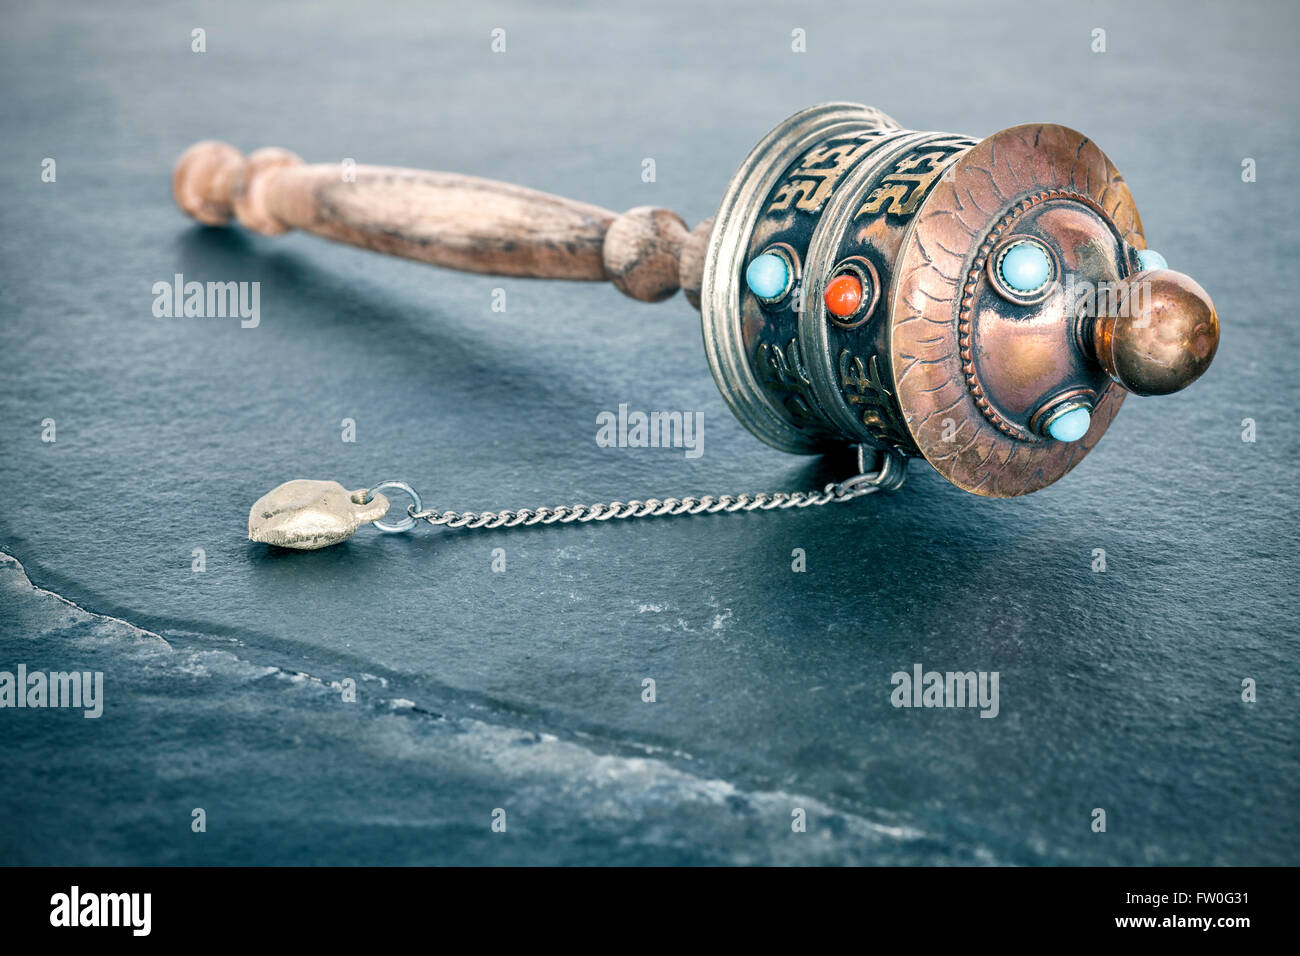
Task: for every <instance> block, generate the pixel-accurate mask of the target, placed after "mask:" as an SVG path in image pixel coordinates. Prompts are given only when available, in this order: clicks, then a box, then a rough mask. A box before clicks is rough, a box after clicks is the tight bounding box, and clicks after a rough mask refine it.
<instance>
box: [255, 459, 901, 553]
mask: <svg viewBox="0 0 1300 956" xmlns="http://www.w3.org/2000/svg"><path fill="white" fill-rule="evenodd" d="M868 454H871V455H878V458H877V460H878V467H877V468H875V469H874V470H871V471H868V470H867V464H866V463H867V455H868ZM858 470H859V474H856V475H854V476H853V477H852V478H848V479H846V480H844V481H840V482H834V481H832V482H830V483H829V484H827V485H826V486H825V487H824V488H822V490H821V491H819V492H818V491H789V492H787V491H778V492H774V493H770V494H769V493H767V492H759V493H757V494H739V495H702V496H700V497H694V496H688V497H685V498H663V499H659V498H647V499H646V500H645V501H639V500H633V501H628V502H622V501H611V502H608V503H606V504H594V505H559V506H557V507H554V508H520V509H519V510H517V511H437V510H434V509H429V510H423V508H422V504H423V503H422V501H421V499H420V495H419V494H418V493H416V491H415V489H413V488H412V487H411V486H410V485H408V484H407V483H406V482H404V481H391V480H390V481H383V482H380V483H379V484H378V485H376V486H375V487H374V489H372V490H370V491H366V490H365V489H362V490H361V491H354V492H346V491H344V490H343V487H342V486H341V485H339V484H338V483H337V482H333V481H304V480H301V479H300V480H298V481H290V482H288V483H286V484H283V485H281V486H280V487H279V488H276V489H275V490H274V491H272V492H271V493H270V494H267V495H264V496H263V497H262V498H260V499H259V500H258V502H257V504H255V505H254V506H253V513H252V514H250V515H249V519H248V535H249V537H250V538H252V539H253V540H254V541H265V542H266V543H268V544H276V545H280V546H281V547H285V548H302V549H310V548H323V547H326V546H327V545H330V544H337V543H338V542H340V541H344V540H346V539H347V538H349V537H351V535H352V532H353V531H355V530H356V529H357V523H356V522H354V523H353V524H352V526H351V527H350V528H346V530H344V528H345V525H346V519H347V518H348V517H349V516H350V515H352V514H353V513H354V512H350V511H348V509H347V508H346V507H344V506H343V503H341V502H340V501H339V500H338V497H337V495H335V494H334V490H335V489H337V493H338V494H339V495H344V496H347V502H348V503H349V504H354V507H356V508H371V509H373V510H371V511H366V512H365V514H367V515H369V517H366V518H364V519H363V520H364V521H372V522H374V525H375V527H376V528H378V529H379V530H380V531H384V532H388V533H390V534H396V533H399V532H402V531H408V530H410V529H411V528H412V527H414V526H415V523H416V521H427V522H429V524H431V525H441V526H443V527H447V528H468V529H477V528H517V527H520V526H521V525H522V526H524V527H531V526H533V525H538V524H557V523H558V524H570V523H572V522H575V521H576V522H587V521H610V520H611V519H619V520H621V519H625V518H662V517H673V516H676V515H699V514H718V513H719V512H728V513H730V512H734V511H778V510H782V509H785V508H809V507H816V506H820V505H826V504H830V503H831V502H835V501H852V500H853V499H854V498H861V497H862V496H863V495H869V494H872V493H874V492H877V491H894V490H896V489H898V488H899V487H901V486H902V484H903V479H904V478H905V477H906V472H907V459H906V457H905V456H903V455H902V454H900V453H898V452H894V451H885V452H879V453H877V452H876V451H875V450H874V449H869V448H867V447H866V446H864V445H859V446H858ZM384 488H396V489H398V490H400V491H404V492H406V494H408V495H410V497H411V502H412V503H411V504H410V505H409V506H408V507H407V509H406V514H407V517H405V518H403V519H402V520H401V521H397V522H384V521H381V520H379V519H381V518H383V517H384V515H385V514H386V513H387V511H388V499H386V498H385V497H384V496H383V495H381V494H379V493H378V492H379V491H380V490H381V489H384ZM318 499H319V500H318ZM325 500H328V506H327V507H325V508H324V509H322V508H321V507H320V506H319V505H320V502H323V501H325ZM282 501H283V502H284V504H285V506H280V502H282ZM267 502H270V505H271V506H272V508H275V507H277V506H279V510H281V511H286V512H289V511H292V514H290V518H291V519H292V520H293V521H296V522H298V523H300V524H304V525H306V524H310V523H311V522H310V521H309V520H308V519H309V517H310V518H311V520H315V521H317V522H318V523H320V522H321V521H322V519H327V520H325V521H324V523H326V524H329V525H330V527H332V528H334V529H335V530H334V532H333V534H332V536H329V535H328V534H327V533H326V532H321V531H317V532H316V533H314V535H313V536H311V537H305V536H303V535H296V536H295V535H277V536H275V537H255V536H254V534H253V525H254V517H255V516H256V515H257V514H258V513H259V509H260V508H263V506H264V505H265V503H267ZM380 503H382V507H378V506H379V504H380ZM289 506H291V507H289ZM326 537H329V540H325V538H326ZM316 542H319V543H316Z"/></svg>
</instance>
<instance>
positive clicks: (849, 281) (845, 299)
mask: <svg viewBox="0 0 1300 956" xmlns="http://www.w3.org/2000/svg"><path fill="white" fill-rule="evenodd" d="M823 298H824V299H825V300H826V308H827V309H828V310H829V311H830V313H831V315H834V316H838V317H839V318H841V319H847V318H848V317H849V316H850V315H852V314H853V313H854V312H856V311H858V307H859V306H860V305H862V282H861V280H859V279H858V277H857V276H855V275H852V274H851V273H846V274H844V275H840V276H836V277H835V278H834V279H832V280H831V281H830V283H829V284H828V285H827V286H826V295H825V296H823Z"/></svg>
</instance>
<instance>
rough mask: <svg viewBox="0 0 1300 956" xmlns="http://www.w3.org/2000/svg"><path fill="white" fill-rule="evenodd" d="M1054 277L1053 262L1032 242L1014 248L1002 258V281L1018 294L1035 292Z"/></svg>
mask: <svg viewBox="0 0 1300 956" xmlns="http://www.w3.org/2000/svg"><path fill="white" fill-rule="evenodd" d="M1051 275H1052V261H1051V260H1050V259H1048V258H1047V253H1046V252H1044V251H1043V250H1042V248H1041V247H1040V246H1038V245H1036V244H1035V243H1032V242H1022V243H1019V244H1018V245H1014V246H1012V247H1011V248H1010V249H1008V250H1007V252H1006V255H1004V256H1003V257H1002V281H1003V282H1005V283H1006V284H1007V285H1009V286H1010V287H1011V288H1012V289H1015V290H1016V291H1017V292H1034V291H1036V290H1038V289H1041V288H1042V287H1043V284H1044V283H1045V282H1047V280H1048V278H1050V277H1051Z"/></svg>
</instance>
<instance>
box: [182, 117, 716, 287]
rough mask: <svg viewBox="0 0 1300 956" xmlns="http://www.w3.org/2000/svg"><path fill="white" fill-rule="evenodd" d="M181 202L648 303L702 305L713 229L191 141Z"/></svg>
mask: <svg viewBox="0 0 1300 956" xmlns="http://www.w3.org/2000/svg"><path fill="white" fill-rule="evenodd" d="M172 194H173V195H174V196H175V197H176V204H177V205H178V206H180V207H181V209H183V210H184V211H185V212H187V213H189V215H191V216H193V217H194V218H195V219H197V220H198V221H199V222H202V223H205V224H207V225H210V226H219V225H224V224H225V223H227V222H229V221H230V218H231V216H232V215H233V216H235V217H236V218H238V219H239V221H240V223H241V224H242V225H244V226H245V227H246V228H248V229H252V230H254V231H255V232H260V233H263V234H265V235H277V234H279V233H282V232H287V231H288V230H290V229H302V230H303V231H305V232H310V233H314V234H315V235H318V236H324V237H326V238H328V239H334V240H337V241H338V242H346V243H349V244H350V245H354V246H361V247H362V248H365V249H373V250H375V251H376V252H386V253H388V254H390V255H395V256H402V257H404V258H407V259H416V260H419V261H420V262H427V263H430V264H431V265H435V266H444V267H446V268H449V269H460V270H462V271H465V272H483V273H489V274H492V275H504V276H525V277H531V278H539V279H586V280H609V281H610V282H613V283H614V285H615V286H617V287H618V288H619V289H620V290H621V291H623V292H624V293H626V294H627V295H629V296H631V297H632V298H634V299H640V300H642V301H644V302H658V301H661V300H663V299H666V298H668V297H669V296H671V295H672V294H673V293H674V292H676V291H677V289H678V288H681V289H683V290H684V292H685V294H686V298H687V299H688V300H689V301H690V302H691V304H692V305H694V306H696V307H697V308H698V307H699V304H700V300H699V291H700V277H701V275H702V273H703V269H704V250H705V246H707V244H708V241H709V232H710V231H711V229H712V224H713V221H712V220H706V221H705V222H702V223H700V225H699V226H697V227H696V228H695V230H694V231H688V230H687V228H686V224H685V223H684V222H683V221H682V220H681V218H680V217H679V216H677V215H676V214H675V213H672V212H669V211H668V210H667V209H656V208H653V207H651V206H638V207H637V208H635V209H630V210H628V211H627V212H625V213H623V214H622V215H617V214H615V213H612V212H610V211H609V210H606V209H601V208H600V207H599V206H591V205H588V204H586V203H582V202H576V201H574V200H572V199H562V198H560V197H559V196H552V195H550V194H548V193H544V192H539V191H537V190H535V189H527V188H525V187H523V186H512V185H510V184H508V183H499V182H494V181H493V180H490V179H479V178H477V177H474V176H464V175H460V174H457V173H438V172H425V171H422V170H415V169H397V168H392V167H387V166H349V167H344V166H342V165H315V166H308V165H304V164H303V162H302V160H301V159H299V158H298V157H297V156H295V155H294V154H293V153H290V152H289V151H287V150H283V149H277V148H274V147H269V148H266V149H259V150H257V151H256V152H255V153H253V154H252V155H250V156H248V157H245V156H244V155H243V154H242V153H240V152H239V150H237V149H235V147H233V146H231V145H229V144H228V143H220V142H216V141H213V140H205V141H203V142H200V143H195V144H194V145H193V146H191V147H190V148H189V149H187V150H186V151H185V152H184V153H182V154H181V157H180V159H178V160H177V161H176V168H175V171H174V172H173V174H172Z"/></svg>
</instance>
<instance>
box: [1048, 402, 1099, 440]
mask: <svg viewBox="0 0 1300 956" xmlns="http://www.w3.org/2000/svg"><path fill="white" fill-rule="evenodd" d="M1091 424H1092V414H1091V413H1090V412H1089V411H1088V410H1087V409H1086V408H1072V409H1070V410H1069V411H1068V412H1066V413H1065V414H1064V415H1060V416H1058V417H1056V418H1054V419H1052V423H1051V424H1050V425H1048V426H1047V430H1048V432H1050V433H1051V436H1052V437H1053V438H1055V439H1056V440H1057V441H1078V440H1079V439H1080V438H1082V437H1083V436H1084V435H1086V434H1088V426H1089V425H1091Z"/></svg>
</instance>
